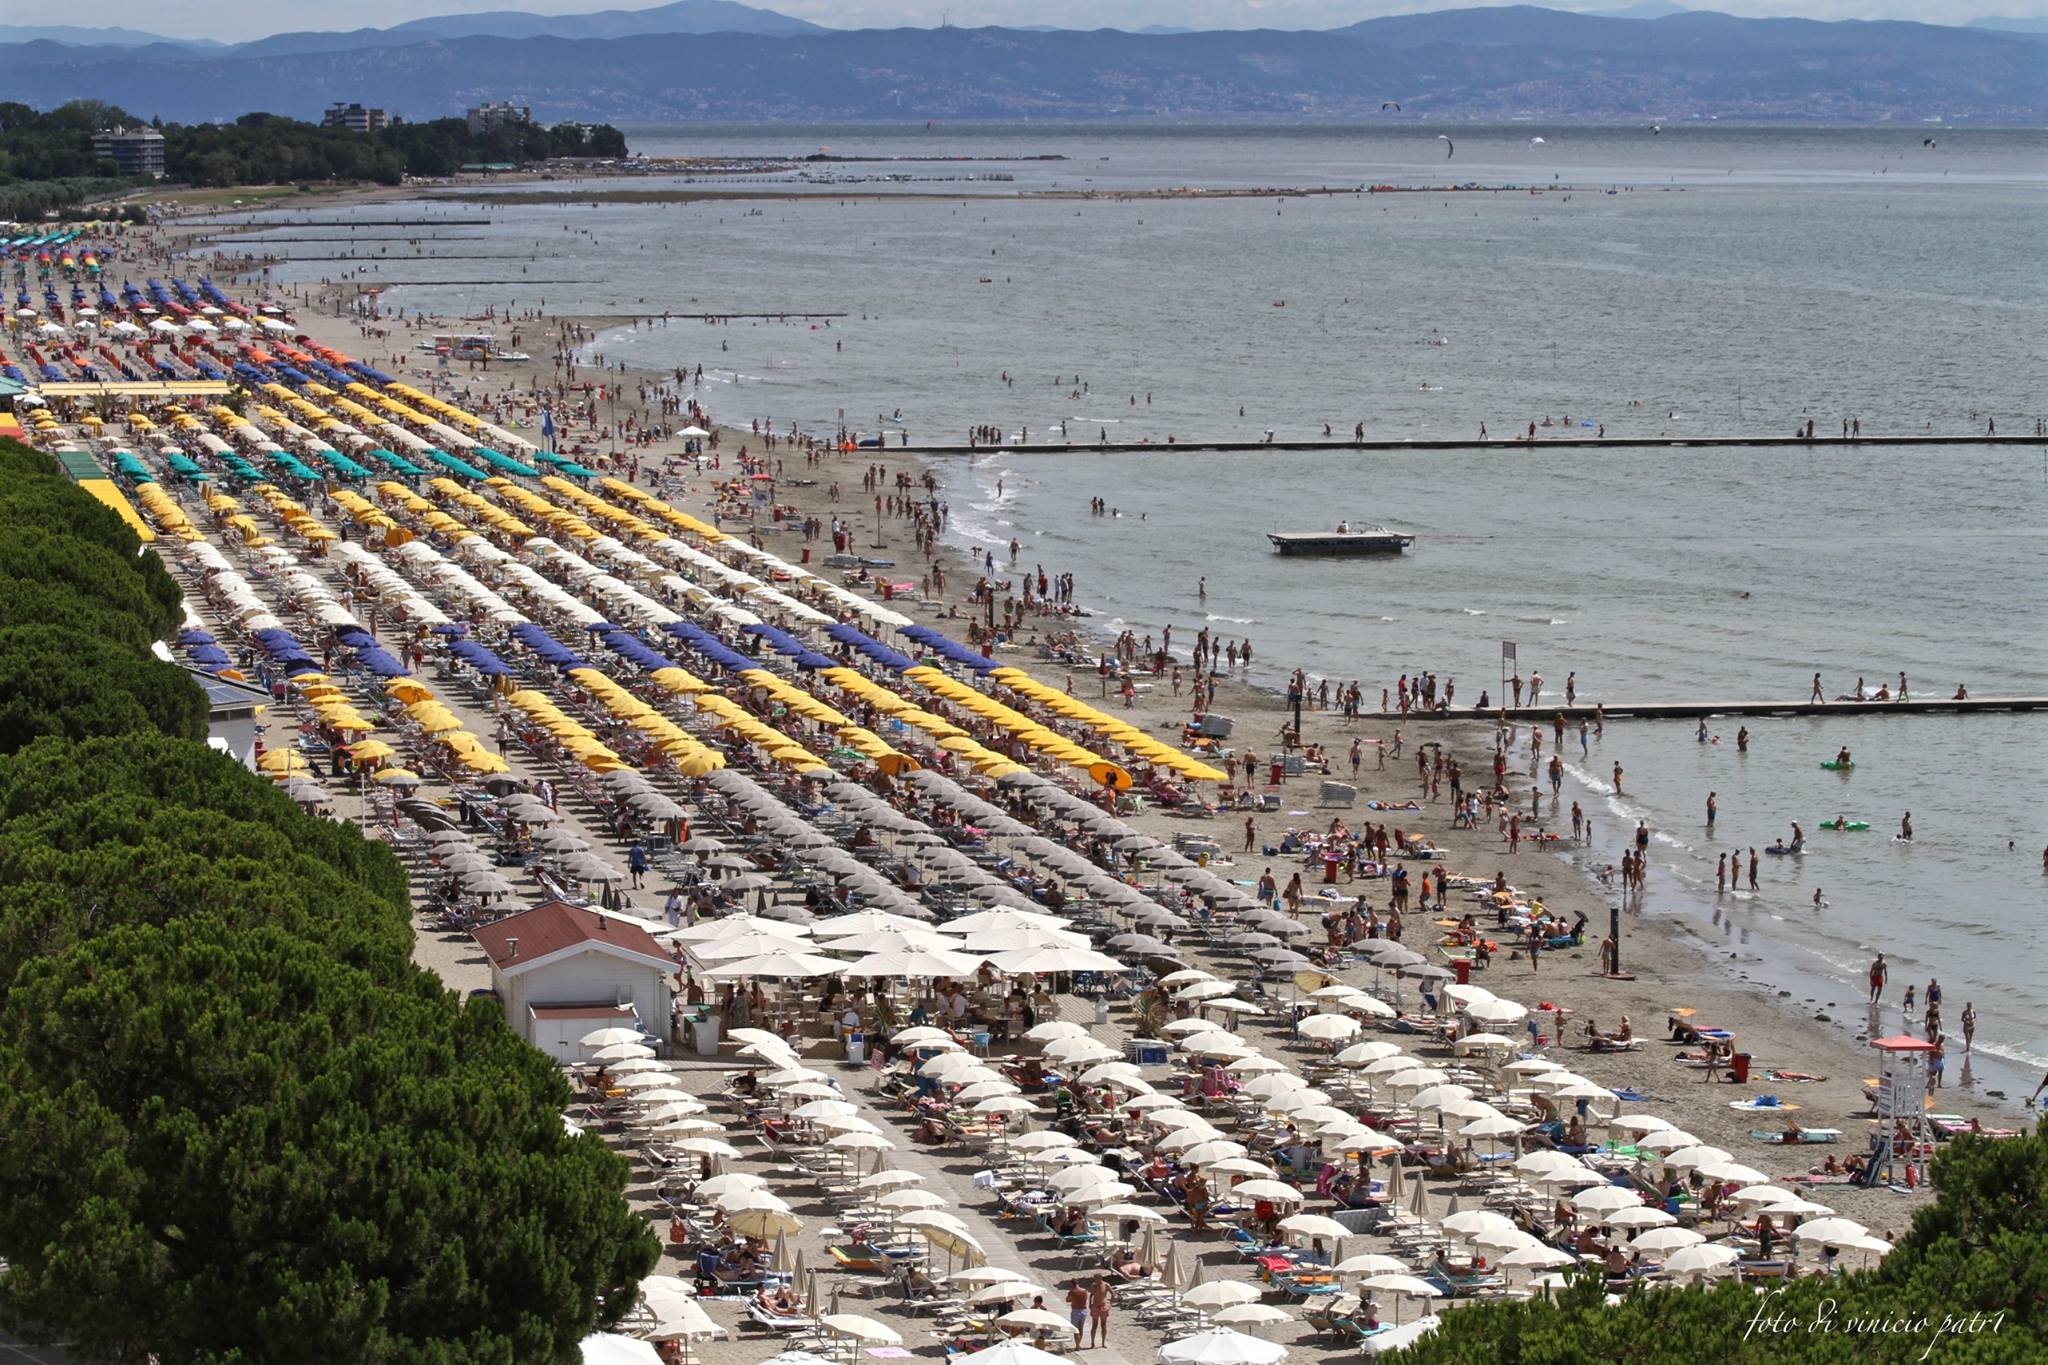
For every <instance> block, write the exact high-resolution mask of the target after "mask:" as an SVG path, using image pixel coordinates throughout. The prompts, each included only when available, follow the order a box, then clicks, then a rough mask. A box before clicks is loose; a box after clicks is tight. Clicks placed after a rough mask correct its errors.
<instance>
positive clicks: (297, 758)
mask: <svg viewBox="0 0 2048 1365" xmlns="http://www.w3.org/2000/svg"><path fill="white" fill-rule="evenodd" d="M256 766H257V767H258V768H260V769H262V770H263V771H264V772H266V773H269V774H270V775H271V776H273V777H296V776H297V775H298V774H300V773H303V772H309V771H311V767H310V765H309V764H307V762H306V760H305V758H304V756H303V755H301V754H298V753H296V752H294V751H292V750H290V749H272V750H271V751H270V752H268V753H266V754H264V755H263V757H261V758H259V759H257V760H256Z"/></svg>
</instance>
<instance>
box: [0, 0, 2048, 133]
mask: <svg viewBox="0 0 2048 1365" xmlns="http://www.w3.org/2000/svg"><path fill="white" fill-rule="evenodd" d="M1649 3H1650V4H1652V5H1657V4H1662V3H1664V0H1649ZM646 24H658V25H663V26H664V27H662V28H660V29H657V30H644V31H640V32H633V31H632V30H633V29H634V28H635V27H636V26H639V25H646ZM735 24H750V25H754V26H755V27H754V28H753V29H752V30H750V31H735V30H733V29H732V28H730V27H723V28H721V27H719V26H721V25H726V26H729V25H735ZM707 25H708V26H710V30H707V29H706V28H705V26H707ZM711 30H715V31H711ZM136 36H141V37H146V36H147V35H136ZM7 66H8V74H7V80H6V85H5V89H6V95H7V97H8V98H10V99H15V100H21V101H24V102H26V103H29V104H33V105H36V106H38V107H49V106H52V105H56V104H60V103H62V102H63V101H65V100H68V99H77V98H81V97H91V98H96V99H104V100H110V101H114V102H116V103H119V104H120V105H122V107H124V108H126V109H128V110H130V111H131V112H134V113H138V114H152V115H160V116H162V117H164V118H166V119H173V120H178V121H183V122H191V121H201V120H214V119H228V118H233V117H236V116H237V115H240V114H242V113H245V112H248V111H250V110H265V111H268V112H271V113H279V114H292V115H297V116H300V117H313V116H317V115H318V114H319V112H320V111H321V110H322V109H323V108H324V107H325V106H326V105H327V104H328V103H330V102H331V101H334V100H359V101H361V102H363V103H364V104H370V105H376V106H381V107H384V108H388V109H392V110H394V111H396V112H398V113H400V114H402V115H404V116H405V117H408V118H414V119H423V118H431V117H438V116H441V115H445V114H451V113H459V112H460V111H461V110H462V109H463V108H464V107H466V106H468V105H473V104H477V103H481V102H483V101H485V100H500V99H509V100H512V101H514V102H516V103H520V104H526V105H531V106H532V107H533V110H534V114H535V117H537V118H543V119H547V120H559V119H583V120H599V119H601V120H606V121H610V122H613V123H656V122H670V121H692V122H696V121H764V120H766V121H772V120H803V121H828V122H829V121H857V120H917V121H923V120H926V119H951V120H968V119H980V120H997V119H1002V120H1022V119H1041V120H1050V119H1160V118H1169V119H1233V118H1266V119H1340V118H1367V117H1370V118H1381V117H1388V118H1393V117H1399V118H1403V119H1416V118H1424V119H1439V120H1450V119H1483V118H1511V117H1534V118H1555V119H1570V118H1579V119H1606V120H1630V119H1644V120H1649V119H1662V120H1676V119H1683V118H1687V117H1695V116H1697V117H1715V118H1723V119H1759V120H1761V119H1771V120H1812V121H1833V122H1876V121H1891V120H1905V121H1914V120H1918V119H1922V118H1930V117H1935V116H1940V117H1944V118H1949V119H1958V118H1966V119H1971V120H1975V121H1979V122H2007V123H2037V122H2039V121H2040V120H2041V119H2042V118H2043V117H2048V81H2043V79H2042V50H2041V42H2040V40H2039V38H2037V37H2033V36H2030V35H2026V34H2017V33H2007V32H2001V31H1995V30H1992V29H1987V28H1950V27H1942V26H1935V25H1928V24H1909V23H1818V22H1813V21H1809V20H1803V19H1738V18H1733V17H1731V16H1729V15H1725V14H1715V13H1711V12H1706V11H1681V12H1679V13H1676V14H1667V15H1664V16H1662V17H1656V18H1634V17H1629V18H1617V17H1612V16H1604V15H1595V14H1574V13H1567V12H1563V11H1559V10H1549V9H1540V8H1536V7H1533V6H1508V7H1502V8H1492V9H1465V10H1443V11H1437V12H1434V13H1427V14H1408V15H1399V16H1394V17H1390V18H1383V19H1369V20H1366V21H1365V22H1363V23H1358V24H1352V25H1350V26H1348V27H1345V28H1341V29H1336V30H1332V31H1328V32H1279V31H1273V30H1253V31H1204V32H1194V33H1124V32H1119V31H1117V30H1114V29H1099V30H1095V31H1092V32H1074V31H1028V30H1020V29H1003V28H981V29H959V28H940V29H909V28H904V29H867V30H853V31H836V30H825V29H820V28H817V27H816V26H815V25H809V24H804V23H802V22H801V21H798V20H792V19H788V18H786V17H785V16H782V15H778V14H775V13H773V12H772V11H768V10H760V9H752V8H749V7H746V6H742V5H737V4H731V3H727V2H726V0H679V3H676V4H671V5H665V6H662V7H660V8H659V9H654V10H641V11H618V10H611V11H604V12H601V13H597V14H586V15H566V16H561V17H559V18H556V17H547V16H540V15H532V14H524V13H516V12H505V13H495V14H476V15H462V16H450V17H445V18H439V19H423V20H416V21H414V22H413V23H411V24H407V25H403V26H400V27H399V28H394V29H363V30H358V31H356V32H353V33H311V34H280V35H275V36H272V37H269V38H262V39H258V40H256V41H255V42H251V43H245V44H241V45H239V46H237V47H233V48H214V49H205V48H196V47H193V46H190V45H180V44H172V43H153V44H152V43H142V44H136V43H134V42H132V41H130V40H127V39H124V40H122V41H120V42H112V41H107V40H105V39H102V40H101V41H99V42H97V43H95V44H93V45H90V46H65V45H60V43H59V42H58V41H53V40H51V39H49V38H39V39H37V40H35V41H32V42H29V43H26V44H23V45H20V46H18V47H16V48H15V49H14V50H13V51H12V52H11V53H10V54H9V58H8V61H7ZM1388 101H1393V102H1398V103H1399V104H1400V106H1401V110H1400V112H1399V114H1394V113H1393V112H1391V111H1389V112H1387V113H1386V114H1384V115H1383V114H1382V111H1381V105H1382V103H1383V102H1388Z"/></svg>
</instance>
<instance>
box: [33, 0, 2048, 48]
mask: <svg viewBox="0 0 2048 1365" xmlns="http://www.w3.org/2000/svg"><path fill="white" fill-rule="evenodd" d="M1628 2H1629V0H1560V2H1559V3H1557V4H1555V5H1554V6H1553V7H1554V8H1558V9H1619V8H1622V7H1623V6H1624V5H1625V4H1627V3H1628ZM1681 2H1682V0H1681ZM1470 3H1473V0H1442V2H1441V3H1436V2H1433V0H784V3H780V4H778V3H774V2H773V0H769V3H766V4H765V5H763V6H762V7H763V8H767V9H774V10H779V11H781V12H782V13H784V14H793V15H797V16H799V17H801V18H805V19H809V20H811V21H812V22H813V23H818V24H824V25H826V26H828V27H831V28H891V27H897V26H900V25H916V26H920V27H930V26H935V25H937V24H938V22H939V20H940V17H941V16H942V15H947V14H950V16H951V18H952V21H953V23H954V24H956V25H960V26H963V27H967V26H977V25H982V24H1008V25H1026V24H1048V25H1055V26H1058V27H1063V28H1101V27H1105V26H1115V27H1118V28H1141V27H1143V26H1145V25H1147V24H1167V25H1172V26H1174V27H1179V28H1333V27H1336V26H1337V25H1340V24H1348V23H1351V22H1353V21H1355V20H1359V19H1366V18H1371V17H1373V16H1375V15H1381V14H1405V13H1411V12H1413V11H1416V10H1429V9H1452V8H1461V7H1464V6H1465V5H1467V4H1470ZM1692 7H1693V8H1706V9H1717V10H1721V11H1723V12H1725V13H1729V14H1746V15H1768V14H1797V15H1801V16H1804V17H1807V18H1814V19H1918V20H1922V21H1924V22H1927V23H1937V24H1960V23H1963V22H1965V21H1966V20H1969V19H1972V18H1975V17H1977V16H1978V15H1983V14H2005V15H2012V14H2034V15H2038V14H2048V0H1715V2H1714V3H1700V4H1695V5H1694V6H1692ZM641 8H647V6H646V5H643V4H639V3H635V0H357V3H353V4H349V5H346V6H340V5H335V4H332V3H327V2H325V0H320V2H318V3H316V0H99V3H97V4H94V5H91V6H88V7H86V8H85V9H82V10H78V9H64V8H61V7H53V6H51V5H48V4H45V3H40V0H38V2H36V3H31V2H30V0H0V22H6V23H15V24H58V23H73V24H87V25H94V26H101V25H120V26H123V27H127V28H139V29H146V30H148V31H150V32H152V33H162V34H168V35H170V36H173V37H189V38H219V39H224V40H229V41H234V40H240V39H247V38H254V37H260V36H262V35H264V34H267V33H276V32H286V31H297V30H301V29H340V28H363V27H377V28H382V27H387V26H389V25H391V24H397V23H403V22H404V21H405V20H408V19H420V18H425V17H427V16H428V15H434V14H454V13H464V12H469V11H474V10H504V9H518V10H529V11H533V12H537V13H543V14H571V13H579V12H583V11H587V10H599V9H641Z"/></svg>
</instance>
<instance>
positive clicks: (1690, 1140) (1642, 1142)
mask: <svg viewBox="0 0 2048 1365" xmlns="http://www.w3.org/2000/svg"><path fill="white" fill-rule="evenodd" d="M1635 1145H1636V1146H1637V1147H1639V1148H1641V1149H1642V1150H1644V1151H1647V1152H1675V1151H1678V1150H1680V1149H1681V1148H1685V1147H1697V1146H1699V1145H1700V1140H1699V1139H1698V1138H1696V1137H1694V1136H1693V1135H1692V1134H1691V1133H1688V1132H1686V1131H1685V1130H1684V1129H1682V1128H1659V1129H1658V1130H1657V1131H1656V1132H1654V1133H1645V1134H1643V1135H1642V1136H1641V1137H1639V1138H1637V1139H1636V1141H1635Z"/></svg>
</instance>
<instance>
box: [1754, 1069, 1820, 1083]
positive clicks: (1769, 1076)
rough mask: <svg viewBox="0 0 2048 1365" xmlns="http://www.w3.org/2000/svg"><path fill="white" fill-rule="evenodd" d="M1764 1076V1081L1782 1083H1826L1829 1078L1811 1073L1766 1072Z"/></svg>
mask: <svg viewBox="0 0 2048 1365" xmlns="http://www.w3.org/2000/svg"><path fill="white" fill-rule="evenodd" d="M1763 1076H1764V1079H1765V1080H1767V1081H1780V1082H1784V1081H1824V1080H1826V1079H1827V1077H1825V1076H1816V1075H1814V1074H1813V1073H1812V1072H1810V1071H1766V1072H1764V1073H1763Z"/></svg>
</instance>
